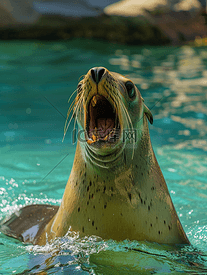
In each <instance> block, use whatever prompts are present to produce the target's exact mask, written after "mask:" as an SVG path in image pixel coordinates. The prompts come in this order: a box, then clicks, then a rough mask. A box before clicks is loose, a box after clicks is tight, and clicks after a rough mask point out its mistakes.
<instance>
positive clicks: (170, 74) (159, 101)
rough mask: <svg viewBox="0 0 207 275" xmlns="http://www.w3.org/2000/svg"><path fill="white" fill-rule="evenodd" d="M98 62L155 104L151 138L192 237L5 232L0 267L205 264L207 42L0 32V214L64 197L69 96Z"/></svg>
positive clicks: (91, 269) (27, 270)
mask: <svg viewBox="0 0 207 275" xmlns="http://www.w3.org/2000/svg"><path fill="white" fill-rule="evenodd" d="M94 66H104V67H106V68H108V69H109V70H112V71H116V72H119V73H121V74H124V75H128V76H129V77H130V78H131V79H132V80H133V81H134V82H135V83H136V84H137V86H138V88H139V89H140V91H141V94H142V96H143V97H144V99H145V103H146V105H147V106H148V107H149V108H151V111H152V113H153V116H154V124H153V125H150V126H149V127H150V134H151V140H152V144H153V148H154V151H155V154H156V156H157V159H158V162H159V164H160V166H161V169H162V171H163V174H164V177H165V179H166V182H167V185H168V188H169V192H170V194H171V197H172V200H173V202H174V205H175V208H176V210H177V212H178V215H179V217H180V220H181V223H182V225H183V228H184V230H185V232H186V234H187V236H188V238H189V240H190V242H191V244H192V245H191V246H189V247H188V246H187V247H185V246H183V247H182V246H174V247H170V246H166V245H158V244H155V243H154V244H151V243H148V242H137V241H133V242H130V241H127V240H125V241H123V242H115V241H112V240H108V241H104V240H101V239H100V238H98V237H95V236H94V237H89V238H84V239H79V238H78V236H76V235H73V234H72V233H71V234H69V235H68V236H67V237H65V238H61V239H58V240H56V241H55V242H54V243H53V244H50V245H46V246H44V247H39V246H33V245H23V244H22V243H20V242H19V241H17V240H14V239H12V238H8V237H6V236H5V235H3V234H2V233H0V274H205V273H207V271H206V270H207V246H206V244H207V219H206V210H207V93H206V88H207V48H192V47H188V46H183V47H176V48H175V47H156V48H149V47H125V46H120V45H116V44H107V43H103V42H95V41H90V40H74V41H69V42H48V43H42V42H0V70H1V74H0V114H1V116H0V219H2V218H4V217H5V216H7V215H9V214H10V213H12V212H14V211H15V210H16V209H18V208H20V207H21V206H24V205H27V204H32V203H44V204H46V203H50V204H55V205H59V204H60V202H61V198H62V195H63V192H64V188H65V185H66V183H67V179H68V177H69V174H70V170H71V167H72V163H73V158H74V153H75V145H72V142H71V135H70V131H68V134H67V135H66V138H65V140H64V142H63V143H62V138H63V128H64V123H65V117H66V114H67V109H68V107H69V106H68V103H67V101H68V98H69V96H70V94H71V93H72V92H73V91H74V90H75V89H76V86H77V83H78V79H79V77H80V76H82V75H83V74H85V73H86V72H87V71H88V70H89V69H90V68H91V67H94ZM68 153H69V155H68V156H67V157H65V156H66V155H67V154H68ZM58 163H60V164H59V165H57V164H58ZM54 167H56V168H55V169H54V170H52V169H53V168H54ZM51 170H52V171H51ZM50 171H51V173H50ZM46 175H47V177H46ZM43 271H44V272H45V273H41V272H43Z"/></svg>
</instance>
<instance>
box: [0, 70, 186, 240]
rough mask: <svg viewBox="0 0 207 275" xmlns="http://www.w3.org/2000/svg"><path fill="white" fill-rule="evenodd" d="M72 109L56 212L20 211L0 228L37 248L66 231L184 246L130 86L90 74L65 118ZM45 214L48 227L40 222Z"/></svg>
mask: <svg viewBox="0 0 207 275" xmlns="http://www.w3.org/2000/svg"><path fill="white" fill-rule="evenodd" d="M72 109H73V115H74V116H75V120H76V121H77V124H78V127H79V138H78V141H77V148H76V153H75V159H74V164H73V168H72V171H71V174H70V177H69V180H68V183H67V186H66V188H65V192H64V195H63V198H62V202H61V205H60V207H59V209H57V207H53V206H44V207H45V208H44V207H43V206H35V207H36V210H35V211H33V213H32V215H29V214H28V212H30V211H31V209H29V208H27V209H28V210H27V209H26V210H25V208H23V210H20V212H19V213H18V214H17V215H16V218H15V217H13V218H12V219H10V220H8V221H7V222H3V223H2V225H1V230H2V231H3V232H4V233H5V234H7V235H10V236H13V237H17V238H20V237H21V238H20V239H23V240H24V241H29V242H32V243H34V244H39V245H44V244H45V243H46V242H47V241H51V240H53V239H55V238H56V237H61V236H64V235H65V234H66V233H67V232H68V230H69V229H70V230H71V231H76V232H79V234H80V237H81V236H84V235H97V236H100V237H102V238H103V239H114V240H117V241H120V240H124V239H129V240H138V241H140V240H147V241H150V242H157V243H166V244H167V243H168V244H181V243H182V244H188V243H189V241H188V238H187V236H186V234H185V232H184V230H183V228H182V225H181V223H180V221H179V218H178V216H177V213H176V211H175V208H174V206H173V203H172V200H171V198H170V194H169V191H168V189H167V186H166V183H165V180H164V177H163V174H162V172H161V170H160V167H159V165H158V162H157V160H156V157H155V154H154V152H153V149H152V145H151V141H150V135H149V130H148V122H147V119H148V120H149V122H150V123H151V124H152V123H153V117H152V114H151V112H150V110H149V109H148V108H147V107H146V105H145V104H144V100H143V98H142V97H141V94H140V92H139V90H138V89H137V87H136V86H135V85H134V84H133V82H132V81H131V80H130V79H128V78H126V77H124V76H122V75H120V74H118V73H115V72H109V71H108V70H107V69H106V68H104V67H95V68H92V69H90V70H89V71H88V73H87V74H86V75H85V76H84V78H83V79H82V80H81V81H80V82H79V84H78V88H77V95H76V99H75V102H74V105H72V107H71V108H70V109H69V113H68V117H69V114H70V112H71V111H72ZM67 128H68V124H66V129H65V132H66V131H67ZM39 207H40V211H38V208H39ZM41 207H42V208H41ZM24 212H25V213H24ZM44 213H45V215H43V214H44ZM30 216H32V218H33V220H32V222H31V221H30ZM45 216H47V217H48V216H49V217H50V218H49V222H48V219H47V221H44V222H42V223H40V221H42V220H44V217H45ZM20 219H21V220H20ZM35 220H36V221H35ZM18 221H19V223H20V222H22V221H23V225H22V226H21V232H20V229H18V226H17V225H18ZM14 222H15V226H13V224H14ZM28 224H29V225H30V226H28ZM37 225H39V227H37ZM35 226H36V227H35ZM24 227H25V229H24ZM28 227H29V228H28ZM32 228H35V230H36V231H35V232H34V230H32ZM25 231H26V232H27V234H25ZM23 236H27V238H25V237H23ZM31 236H32V237H31Z"/></svg>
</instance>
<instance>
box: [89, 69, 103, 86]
mask: <svg viewBox="0 0 207 275" xmlns="http://www.w3.org/2000/svg"><path fill="white" fill-rule="evenodd" d="M104 73H105V68H103V67H95V68H93V69H91V76H92V78H93V80H94V82H96V84H98V83H99V82H100V80H101V78H102V77H103V75H104Z"/></svg>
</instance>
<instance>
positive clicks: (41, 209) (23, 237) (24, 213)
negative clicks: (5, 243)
mask: <svg viewBox="0 0 207 275" xmlns="http://www.w3.org/2000/svg"><path fill="white" fill-rule="evenodd" d="M58 208H59V206H56V205H43V204H36V205H27V206H25V207H23V208H21V209H19V210H18V211H16V212H15V213H13V214H12V215H11V216H10V217H9V218H6V219H4V220H2V221H0V231H1V232H2V233H4V234H5V235H7V236H10V237H13V238H16V239H18V240H20V241H23V242H29V243H34V244H35V241H36V240H37V238H38V236H40V234H41V232H42V230H43V229H44V227H45V226H46V224H47V223H48V222H49V221H50V220H51V219H52V218H53V217H54V215H55V214H56V213H57V211H58Z"/></svg>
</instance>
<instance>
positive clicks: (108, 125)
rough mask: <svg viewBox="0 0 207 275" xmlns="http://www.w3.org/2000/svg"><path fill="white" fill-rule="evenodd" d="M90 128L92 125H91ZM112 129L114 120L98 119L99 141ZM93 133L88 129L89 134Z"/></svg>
mask: <svg viewBox="0 0 207 275" xmlns="http://www.w3.org/2000/svg"><path fill="white" fill-rule="evenodd" d="M91 126H92V125H91ZM113 128H114V120H113V119H111V118H98V119H97V135H98V138H99V139H104V137H106V136H107V135H108V134H109V133H110V132H111V131H112V130H113ZM94 131H95V129H93V127H90V134H92V133H93V132H94Z"/></svg>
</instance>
